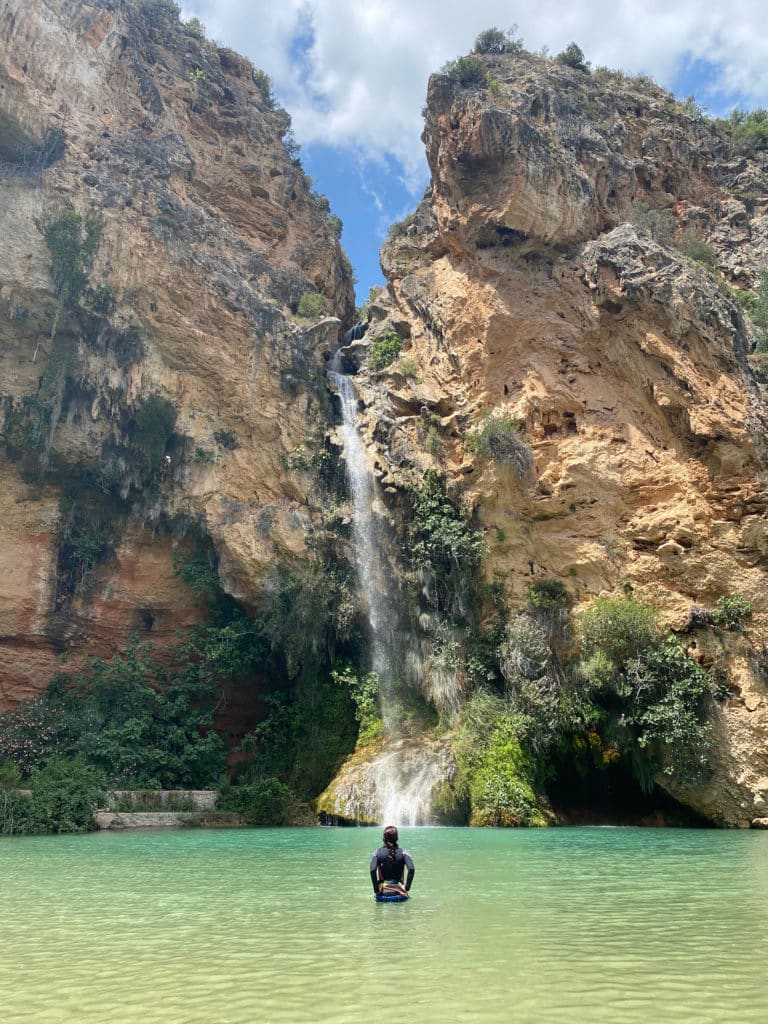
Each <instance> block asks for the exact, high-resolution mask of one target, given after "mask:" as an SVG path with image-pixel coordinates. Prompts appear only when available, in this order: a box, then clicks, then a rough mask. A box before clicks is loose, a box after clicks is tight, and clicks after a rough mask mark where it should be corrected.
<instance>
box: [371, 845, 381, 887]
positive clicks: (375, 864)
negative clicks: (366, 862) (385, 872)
mask: <svg viewBox="0 0 768 1024" xmlns="http://www.w3.org/2000/svg"><path fill="white" fill-rule="evenodd" d="M371 884H372V885H373V891H374V892H376V893H377V892H378V891H379V858H378V851H376V852H375V853H374V855H373V856H372V857H371Z"/></svg>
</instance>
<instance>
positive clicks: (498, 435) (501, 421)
mask: <svg viewBox="0 0 768 1024" xmlns="http://www.w3.org/2000/svg"><path fill="white" fill-rule="evenodd" d="M467 448H468V449H469V450H470V451H471V452H473V453H474V454H475V455H479V456H481V457H483V458H486V459H490V460H491V461H493V462H498V463H501V464H502V465H506V466H511V467H512V468H513V469H514V470H515V471H516V472H517V473H518V474H519V475H520V476H522V477H525V476H528V474H529V473H530V472H531V469H532V468H533V452H532V450H531V446H530V445H529V444H528V442H527V441H526V440H525V438H524V437H523V434H522V428H521V426H520V424H519V423H518V421H517V420H516V419H514V418H513V417H512V416H510V415H508V414H507V413H505V412H504V411H503V410H497V411H493V412H489V413H487V414H486V415H485V416H484V417H483V419H482V420H481V421H480V423H479V424H478V426H477V427H475V428H474V429H473V430H472V431H471V432H470V433H469V434H468V435H467Z"/></svg>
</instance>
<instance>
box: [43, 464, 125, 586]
mask: <svg viewBox="0 0 768 1024" xmlns="http://www.w3.org/2000/svg"><path fill="white" fill-rule="evenodd" d="M123 515H124V510H123V508H122V503H121V502H119V501H118V500H116V499H115V497H114V495H113V493H112V492H111V490H109V489H107V488H105V487H104V486H103V485H102V486H99V481H98V480H97V478H95V477H93V476H92V475H85V476H83V477H75V478H71V479H69V480H68V481H67V482H66V483H65V484H64V487H63V488H62V491H61V497H60V499H59V521H58V526H57V531H56V539H57V541H58V555H57V563H56V574H57V592H58V594H59V595H62V594H74V593H76V592H80V593H82V592H83V591H84V590H85V589H86V588H87V585H88V582H89V580H90V578H91V576H92V574H93V571H94V569H95V568H96V566H97V565H98V564H99V563H100V562H102V561H103V560H104V558H105V556H106V555H107V553H108V552H109V551H110V550H111V548H112V546H113V545H114V543H115V542H116V540H117V538H118V535H119V532H120V528H121V521H122V518H123Z"/></svg>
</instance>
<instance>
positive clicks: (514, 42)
mask: <svg viewBox="0 0 768 1024" xmlns="http://www.w3.org/2000/svg"><path fill="white" fill-rule="evenodd" d="M522 51H523V40H522V39H521V38H520V37H519V36H518V34H517V25H513V26H512V27H511V28H508V29H506V31H502V30H501V29H499V28H496V27H495V26H494V27H493V28H487V29H485V31H484V32H481V33H480V34H479V35H478V37H477V38H476V39H475V47H474V52H475V53H491V54H501V53H522Z"/></svg>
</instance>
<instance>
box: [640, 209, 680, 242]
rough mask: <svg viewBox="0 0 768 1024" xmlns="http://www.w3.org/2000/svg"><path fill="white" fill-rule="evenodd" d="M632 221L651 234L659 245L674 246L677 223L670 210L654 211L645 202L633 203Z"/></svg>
mask: <svg viewBox="0 0 768 1024" xmlns="http://www.w3.org/2000/svg"><path fill="white" fill-rule="evenodd" d="M631 220H632V223H633V224H634V226H635V227H636V228H638V229H639V230H640V231H643V232H644V233H647V234H649V235H650V236H651V238H653V240H654V241H655V242H658V243H659V245H671V244H672V236H673V235H674V233H675V227H676V221H675V218H674V216H673V215H672V214H671V213H670V212H669V210H654V209H653V208H652V207H651V206H649V205H648V203H644V202H641V203H633V205H632V214H631Z"/></svg>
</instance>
